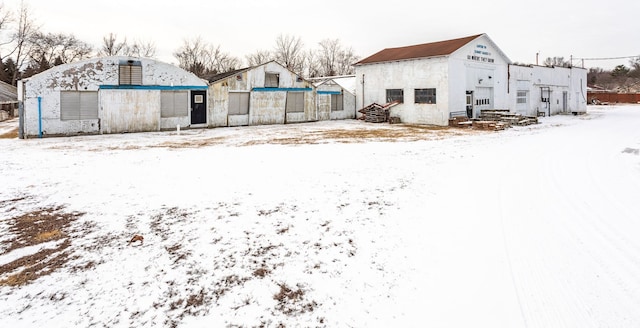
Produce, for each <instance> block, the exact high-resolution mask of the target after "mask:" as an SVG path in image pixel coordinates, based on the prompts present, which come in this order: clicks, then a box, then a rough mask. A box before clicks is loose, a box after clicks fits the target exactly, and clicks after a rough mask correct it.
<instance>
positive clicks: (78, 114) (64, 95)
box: [60, 91, 98, 121]
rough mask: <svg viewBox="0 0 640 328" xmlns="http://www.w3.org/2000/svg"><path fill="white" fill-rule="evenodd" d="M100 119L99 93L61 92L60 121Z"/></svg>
mask: <svg viewBox="0 0 640 328" xmlns="http://www.w3.org/2000/svg"><path fill="white" fill-rule="evenodd" d="M97 118H98V92H97V91H60V120H62V121H74V120H90V119H97Z"/></svg>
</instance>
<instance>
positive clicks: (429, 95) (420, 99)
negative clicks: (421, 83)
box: [413, 88, 437, 105]
mask: <svg viewBox="0 0 640 328" xmlns="http://www.w3.org/2000/svg"><path fill="white" fill-rule="evenodd" d="M413 92H414V93H413V96H414V99H413V101H414V103H416V104H430V105H432V104H436V100H437V98H436V88H422V89H414V90H413ZM419 92H420V93H422V92H424V93H425V94H420V95H419V94H418V93H419Z"/></svg>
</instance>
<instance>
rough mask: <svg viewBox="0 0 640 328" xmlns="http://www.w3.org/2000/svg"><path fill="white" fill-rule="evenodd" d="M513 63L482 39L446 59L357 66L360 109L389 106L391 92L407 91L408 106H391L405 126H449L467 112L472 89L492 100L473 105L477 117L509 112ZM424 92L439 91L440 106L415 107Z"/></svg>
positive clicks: (479, 38) (424, 105)
mask: <svg viewBox="0 0 640 328" xmlns="http://www.w3.org/2000/svg"><path fill="white" fill-rule="evenodd" d="M509 62H510V61H509V59H508V58H507V57H506V56H505V55H504V54H503V53H502V51H501V50H500V49H499V48H498V47H497V46H496V45H495V44H494V43H493V41H491V39H489V38H488V37H487V36H484V35H483V36H480V37H478V38H477V39H475V40H473V41H471V42H469V43H468V44H466V45H464V46H463V47H461V48H460V49H458V50H457V51H455V52H454V53H452V54H451V55H449V56H445V57H432V58H422V59H415V60H403V61H394V62H383V63H373V64H363V65H357V66H356V78H357V80H358V81H357V83H356V98H357V99H358V100H357V107H358V108H363V107H364V106H367V105H369V104H371V103H373V102H376V103H379V104H384V103H386V102H387V101H386V99H385V96H386V89H403V90H404V103H403V104H400V105H397V106H395V107H392V108H391V116H398V117H400V120H401V121H402V122H404V123H413V124H435V125H447V124H448V122H449V115H450V113H452V112H464V111H466V93H467V91H470V92H473V94H474V96H480V95H484V96H483V98H487V99H490V102H489V103H488V104H475V102H474V105H473V116H474V117H477V116H478V115H479V113H480V110H482V109H496V108H499V109H506V108H508V106H509V97H508V95H507V84H508V79H507V64H508V63H509ZM363 75H364V84H363V83H362V80H363ZM423 88H435V89H436V104H416V103H415V100H414V97H415V95H414V89H423ZM363 94H364V96H363ZM363 99H364V101H363ZM358 115H359V116H360V115H361V114H358Z"/></svg>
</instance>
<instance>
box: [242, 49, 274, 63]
mask: <svg viewBox="0 0 640 328" xmlns="http://www.w3.org/2000/svg"><path fill="white" fill-rule="evenodd" d="M245 58H246V59H247V64H248V65H249V66H257V65H260V64H264V63H266V62H269V61H271V60H273V53H271V51H269V50H258V51H256V52H254V53H252V54H249V55H246V56H245Z"/></svg>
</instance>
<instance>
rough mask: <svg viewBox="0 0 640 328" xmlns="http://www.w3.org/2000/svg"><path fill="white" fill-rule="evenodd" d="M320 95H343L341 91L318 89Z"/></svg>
mask: <svg viewBox="0 0 640 328" xmlns="http://www.w3.org/2000/svg"><path fill="white" fill-rule="evenodd" d="M318 94H319V95H341V94H342V92H340V91H318Z"/></svg>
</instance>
